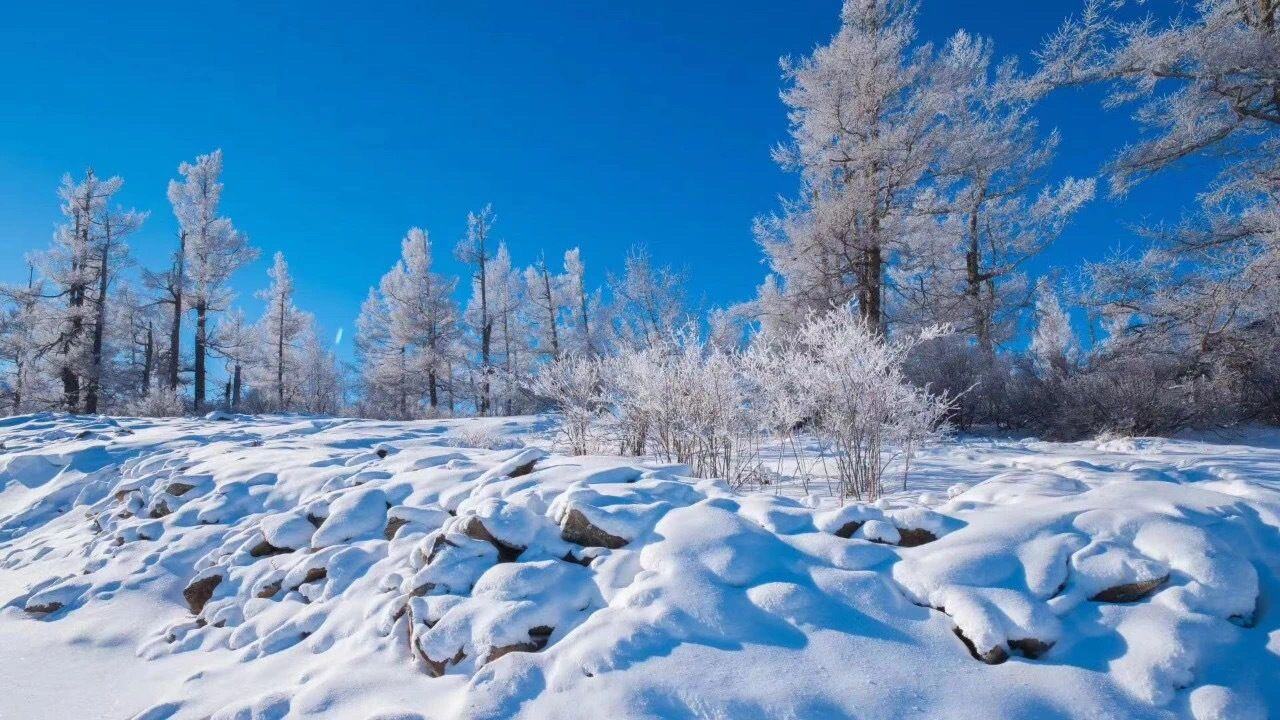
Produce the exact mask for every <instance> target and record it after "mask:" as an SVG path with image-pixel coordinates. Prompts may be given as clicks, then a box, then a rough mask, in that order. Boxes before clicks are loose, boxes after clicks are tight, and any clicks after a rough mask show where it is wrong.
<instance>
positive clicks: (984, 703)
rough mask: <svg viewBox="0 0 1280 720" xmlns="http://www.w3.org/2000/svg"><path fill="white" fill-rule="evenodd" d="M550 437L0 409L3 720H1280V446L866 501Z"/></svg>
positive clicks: (1141, 455)
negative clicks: (688, 470)
mask: <svg viewBox="0 0 1280 720" xmlns="http://www.w3.org/2000/svg"><path fill="white" fill-rule="evenodd" d="M551 432H552V422H551V421H550V420H548V419H545V418H542V419H539V418H516V419H487V420H453V421H433V422H414V423H393V422H374V421H361V420H339V419H313V418H286V417H266V418H257V417H254V418H251V417H240V416H236V417H228V418H222V419H212V420H194V419H182V420H150V419H132V418H130V419H114V420H113V419H105V418H87V417H80V418H69V417H65V416H54V415H38V416H27V417H22V418H10V419H7V420H0V441H2V442H3V447H2V448H0V688H3V690H0V718H3V719H4V720H17V719H23V720H27V719H33V720H35V719H40V718H50V719H52V718H113V719H124V718H131V717H138V718H148V719H149V720H161V719H164V718H205V717H213V718H286V717H288V718H295V717H324V718H361V719H364V718H380V719H381V720H390V719H391V718H398V719H404V720H407V719H409V718H454V717H466V718H505V717H513V716H518V717H528V718H577V717H582V718H704V717H706V718H734V720H742V719H746V718H900V717H901V718H916V717H919V718H963V719H964V720H971V719H972V718H974V717H981V718H1127V717H1150V718H1201V719H1205V718H1222V719H1224V720H1225V719H1232V720H1234V719H1248V718H1266V717H1274V716H1277V715H1280V682H1278V681H1280V615H1278V614H1277V612H1276V606H1275V604H1276V598H1277V597H1278V596H1280V579H1278V578H1280V532H1278V529H1280V433H1277V432H1272V431H1255V432H1254V433H1252V434H1251V435H1248V436H1245V437H1243V438H1240V439H1238V440H1237V441H1235V443H1232V442H1228V441H1226V440H1222V439H1219V440H1211V439H1203V438H1202V439H1179V440H1159V439H1135V440H1113V441H1108V442H1089V443H1073V444H1055V443H1043V442H1036V441H1022V440H992V439H980V438H962V439H959V440H954V441H949V442H948V443H946V444H945V445H942V446H939V447H936V448H932V449H929V450H927V451H926V452H925V453H924V454H923V455H922V456H921V457H920V458H919V459H918V460H917V462H916V464H915V468H916V472H915V473H913V475H912V479H911V485H910V487H909V489H908V490H907V491H905V492H897V493H895V494H893V495H892V496H891V497H890V498H888V499H887V500H885V501H882V502H881V503H879V504H878V505H876V506H867V505H858V504H850V505H846V506H844V507H839V506H837V504H836V503H835V502H834V501H833V500H832V499H831V498H829V497H828V498H819V497H817V496H816V495H815V496H812V497H808V496H803V495H802V494H801V493H800V492H799V490H798V488H796V487H794V486H787V487H785V488H766V489H765V490H763V491H761V492H755V493H735V492H733V491H731V490H730V489H729V488H728V487H726V486H725V485H724V484H723V483H720V482H716V481H706V480H696V479H689V478H686V477H683V476H682V470H681V468H679V467H671V466H662V465H660V464H657V463H642V462H639V461H637V460H635V459H628V458H616V457H584V458H575V457H565V456H560V455H556V454H554V453H549V452H548V451H547V450H546V449H545V448H546V447H548V444H549V438H550V437H551ZM817 489H820V488H813V487H811V490H817ZM846 536H848V537H846Z"/></svg>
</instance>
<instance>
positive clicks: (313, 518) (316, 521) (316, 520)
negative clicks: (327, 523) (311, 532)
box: [307, 513, 324, 528]
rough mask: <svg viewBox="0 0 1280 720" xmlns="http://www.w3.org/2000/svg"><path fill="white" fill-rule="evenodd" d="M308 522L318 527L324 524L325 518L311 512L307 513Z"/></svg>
mask: <svg viewBox="0 0 1280 720" xmlns="http://www.w3.org/2000/svg"><path fill="white" fill-rule="evenodd" d="M307 522H309V523H311V525H312V526H313V527H317V528H318V527H320V526H321V525H323V524H324V518H322V517H320V516H319V515H313V514H311V513H307Z"/></svg>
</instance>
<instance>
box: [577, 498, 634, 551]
mask: <svg viewBox="0 0 1280 720" xmlns="http://www.w3.org/2000/svg"><path fill="white" fill-rule="evenodd" d="M560 539H562V540H564V541H565V542H571V543H573V544H575V545H582V546H584V547H605V548H609V549H611V550H617V549H618V548H620V547H622V546H624V545H626V544H627V543H628V542H629V541H628V540H627V539H626V538H620V537H618V536H617V535H611V534H610V533H607V532H605V531H604V530H602V529H600V528H599V527H597V526H595V525H593V524H592V523H591V521H590V520H588V519H587V516H586V515H585V514H583V512H582V511H581V510H579V509H577V508H571V509H570V510H569V512H567V513H565V516H564V521H563V522H562V523H561V524H560Z"/></svg>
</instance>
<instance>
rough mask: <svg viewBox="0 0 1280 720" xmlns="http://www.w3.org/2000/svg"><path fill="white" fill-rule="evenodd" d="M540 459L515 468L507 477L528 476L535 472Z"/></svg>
mask: <svg viewBox="0 0 1280 720" xmlns="http://www.w3.org/2000/svg"><path fill="white" fill-rule="evenodd" d="M540 459H541V458H534V459H532V460H530V461H529V462H527V463H524V464H523V465H517V466H515V467H514V468H512V469H511V472H509V473H507V477H513V478H518V477H520V476H522V475H528V474H529V473H531V472H533V467H534V466H535V465H537V464H538V460H540Z"/></svg>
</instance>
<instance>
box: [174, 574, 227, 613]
mask: <svg viewBox="0 0 1280 720" xmlns="http://www.w3.org/2000/svg"><path fill="white" fill-rule="evenodd" d="M221 582H222V576H221V575H207V576H205V577H202V578H199V579H197V580H195V581H193V582H192V583H191V584H190V585H188V586H187V587H186V589H185V590H183V591H182V597H183V598H185V599H186V601H187V607H188V608H190V609H191V614H192V615H199V614H200V612H201V611H202V610H204V606H205V604H206V603H208V602H209V598H211V597H213V591H214V589H216V588H217V587H218V584H219V583H221Z"/></svg>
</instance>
